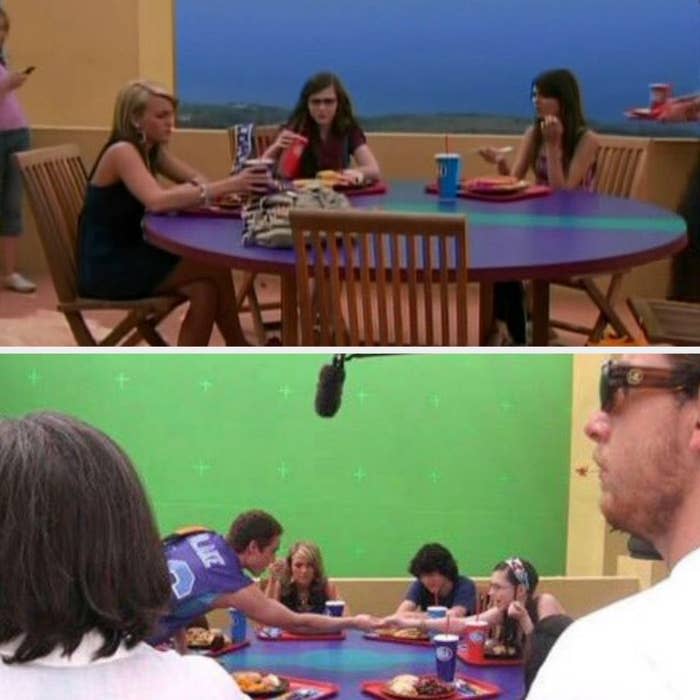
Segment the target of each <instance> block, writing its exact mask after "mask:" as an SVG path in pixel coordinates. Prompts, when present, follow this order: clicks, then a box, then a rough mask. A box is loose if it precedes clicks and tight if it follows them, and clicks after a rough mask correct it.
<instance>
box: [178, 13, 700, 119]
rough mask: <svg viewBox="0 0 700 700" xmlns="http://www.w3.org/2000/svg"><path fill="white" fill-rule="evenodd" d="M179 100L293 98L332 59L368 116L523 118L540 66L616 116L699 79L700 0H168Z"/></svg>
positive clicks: (596, 110)
mask: <svg viewBox="0 0 700 700" xmlns="http://www.w3.org/2000/svg"><path fill="white" fill-rule="evenodd" d="M176 12H177V46H178V57H177V71H178V73H177V74H178V90H179V93H180V96H181V97H182V98H184V99H185V100H186V101H190V102H191V101H194V102H210V103H227V102H253V103H260V104H266V105H277V106H282V107H289V106H291V105H292V104H293V102H294V101H295V99H296V97H297V95H298V92H299V88H300V86H301V84H302V83H303V81H304V80H305V79H306V78H307V77H308V76H309V75H310V74H312V73H314V72H316V71H317V70H320V69H324V68H328V69H331V70H334V71H336V72H338V73H339V74H340V75H341V76H342V77H343V78H344V80H345V81H346V83H347V85H348V87H349V89H350V91H351V93H352V95H353V98H354V100H355V103H356V106H357V109H358V112H359V113H360V114H361V115H364V116H374V115H382V114H387V113H391V114H396V113H423V114H426V113H437V112H477V113H487V114H496V115H513V116H526V115H529V113H530V109H531V106H530V102H529V84H530V80H531V78H532V77H533V75H535V74H536V73H537V72H539V71H540V70H542V69H545V68H548V67H555V66H569V67H571V68H572V69H573V70H574V71H575V72H576V73H577V74H578V76H579V77H580V79H581V82H582V84H583V87H584V96H585V102H586V108H587V111H588V114H589V116H590V117H591V118H593V119H595V120H597V121H602V122H607V123H612V122H616V121H617V122H620V121H622V120H623V119H624V118H623V116H622V112H623V110H624V109H626V108H628V107H630V106H636V105H643V104H644V103H645V102H646V100H647V84H648V83H649V82H654V81H664V82H671V83H673V85H674V88H675V91H676V92H677V93H682V92H687V91H691V90H694V89H697V88H698V87H700V40H698V37H699V36H700V3H698V0H586V1H585V2H574V1H573V0H438V2H434V1H433V2H431V1H429V0H352V1H351V2H346V1H344V2H340V1H339V0H294V2H290V1H289V0H268V2H262V3H261V2H242V1H241V0H206V1H205V2H202V0H177V3H176Z"/></svg>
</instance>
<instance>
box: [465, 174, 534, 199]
mask: <svg viewBox="0 0 700 700" xmlns="http://www.w3.org/2000/svg"><path fill="white" fill-rule="evenodd" d="M529 185H530V183H529V182H527V180H520V179H519V178H517V177H513V176H512V175H493V176H491V177H475V178H473V179H471V180H465V181H464V182H463V183H462V187H463V188H464V189H465V190H467V191H468V192H479V193H482V194H512V193H514V192H522V191H523V190H524V189H527V188H528V187H529Z"/></svg>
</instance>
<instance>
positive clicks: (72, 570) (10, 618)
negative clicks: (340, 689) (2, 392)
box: [0, 412, 248, 700]
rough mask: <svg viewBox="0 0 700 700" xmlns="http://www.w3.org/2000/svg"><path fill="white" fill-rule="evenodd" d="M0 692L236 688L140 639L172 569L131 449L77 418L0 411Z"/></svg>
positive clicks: (219, 694)
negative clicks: (0, 416) (16, 415)
mask: <svg viewBox="0 0 700 700" xmlns="http://www.w3.org/2000/svg"><path fill="white" fill-rule="evenodd" d="M0 482H1V483H2V489H0V524H1V525H2V527H0V558H1V560H2V566H1V567H0V611H1V612H0V697H2V698H8V699H9V698H26V699H27V700H29V699H30V698H55V699H61V698H63V699H65V698H70V700H93V699H94V698H98V697H100V698H105V700H106V699H107V698H119V699H120V700H143V699H144V698H168V700H192V699H193V698H197V697H201V696H202V689H203V688H206V698H207V700H245V699H247V697H248V696H247V695H244V694H243V693H241V691H240V690H239V689H238V687H237V686H236V684H235V683H234V682H233V680H232V679H231V677H230V675H229V674H228V673H227V672H226V671H224V670H223V669H222V668H221V667H220V666H218V665H217V664H215V663H212V661H211V659H204V658H201V657H198V656H191V657H182V656H180V655H179V654H176V653H174V652H172V651H166V652H161V651H156V650H155V649H153V648H152V647H150V646H149V645H148V644H146V643H145V641H144V640H145V638H146V637H147V636H148V635H149V633H150V632H151V631H152V629H153V627H154V625H155V624H156V622H157V620H158V617H159V616H160V615H161V614H162V612H163V610H164V609H166V608H167V605H168V600H169V597H170V577H169V574H168V568H167V566H166V563H165V559H164V558H163V554H162V549H161V543H160V537H159V534H158V529H157V527H156V521H155V517H154V516H153V513H152V511H151V506H150V504H149V502H148V497H147V496H146V493H145V491H144V488H143V485H142V483H141V481H140V479H139V476H138V474H137V472H136V469H135V468H134V465H133V464H132V463H131V460H130V459H129V457H128V456H127V455H126V454H125V453H124V452H123V451H122V449H121V448H120V447H119V446H118V445H117V444H115V443H114V442H113V441H112V440H111V439H110V438H109V437H107V436H106V435H105V434H104V433H102V432H100V431H99V430H97V429H96V428H93V427H92V426H90V425H87V424H86V423H83V422H81V421H79V420H77V419H75V418H71V417H69V416H65V415H61V414H57V413H48V412H47V413H35V414H31V415H28V416H25V417H23V418H12V419H11V418H6V419H0Z"/></svg>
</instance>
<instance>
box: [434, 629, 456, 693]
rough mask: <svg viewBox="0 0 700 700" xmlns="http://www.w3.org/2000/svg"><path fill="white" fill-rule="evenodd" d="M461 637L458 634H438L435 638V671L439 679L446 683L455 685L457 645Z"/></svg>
mask: <svg viewBox="0 0 700 700" xmlns="http://www.w3.org/2000/svg"><path fill="white" fill-rule="evenodd" d="M458 643H459V637H458V636H457V635H456V634H436V635H435V636H434V637H433V644H434V645H435V671H436V673H437V677H438V678H439V679H440V680H441V681H443V682H444V683H453V682H454V679H455V669H456V667H457V644H458Z"/></svg>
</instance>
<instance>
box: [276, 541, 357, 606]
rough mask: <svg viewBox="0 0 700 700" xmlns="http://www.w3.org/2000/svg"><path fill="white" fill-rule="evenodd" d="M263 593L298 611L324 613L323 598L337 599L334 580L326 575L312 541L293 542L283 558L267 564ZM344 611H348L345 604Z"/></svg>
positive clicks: (318, 552)
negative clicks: (267, 569) (267, 576)
mask: <svg viewBox="0 0 700 700" xmlns="http://www.w3.org/2000/svg"><path fill="white" fill-rule="evenodd" d="M269 572H270V578H269V579H268V580H267V582H266V583H265V595H266V596H267V597H268V598H272V599H273V600H278V601H279V602H280V603H282V604H283V605H285V606H286V607H288V608H289V609H290V610H293V611H294V612H299V613H305V612H313V613H320V614H322V613H324V612H325V610H326V601H327V600H338V599H339V593H338V589H337V588H336V586H335V584H334V583H332V582H331V581H329V580H328V578H327V577H326V573H325V569H324V566H323V557H322V556H321V550H320V548H319V546H318V545H317V544H316V543H315V542H309V541H301V542H296V543H295V544H293V545H292V546H291V547H290V548H289V554H288V555H287V557H286V559H278V560H277V561H276V562H274V564H272V566H270V568H269ZM343 614H344V615H349V614H350V613H349V611H348V607H347V605H346V606H345V610H344V613H343Z"/></svg>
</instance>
